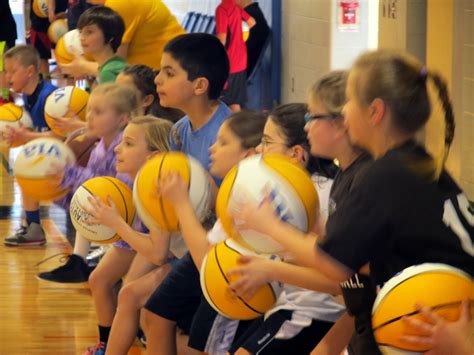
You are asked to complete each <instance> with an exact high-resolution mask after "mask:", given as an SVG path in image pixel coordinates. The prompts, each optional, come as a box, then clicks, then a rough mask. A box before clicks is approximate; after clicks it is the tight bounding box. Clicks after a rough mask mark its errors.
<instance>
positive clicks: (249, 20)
mask: <svg viewBox="0 0 474 355" xmlns="http://www.w3.org/2000/svg"><path fill="white" fill-rule="evenodd" d="M246 22H247V25H249V28H252V27H253V26H255V25H256V24H257V21H255V19H254V18H253V17H250V18H249V19H248V20H247V21H246Z"/></svg>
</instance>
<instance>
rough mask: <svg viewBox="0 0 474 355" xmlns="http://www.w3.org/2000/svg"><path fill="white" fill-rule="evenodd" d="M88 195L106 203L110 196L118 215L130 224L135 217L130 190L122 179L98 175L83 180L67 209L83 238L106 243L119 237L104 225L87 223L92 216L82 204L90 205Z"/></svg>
mask: <svg viewBox="0 0 474 355" xmlns="http://www.w3.org/2000/svg"><path fill="white" fill-rule="evenodd" d="M89 196H96V197H98V198H100V199H101V200H102V202H104V203H107V196H110V197H111V198H112V200H113V201H114V203H115V206H117V209H118V211H119V213H120V216H121V217H122V218H123V219H124V220H125V221H126V222H127V223H128V224H129V225H131V224H132V222H133V219H134V218H135V207H134V206H133V199H132V191H131V190H130V188H129V187H128V186H127V185H126V184H125V183H124V182H122V181H120V180H118V179H116V178H114V177H111V176H99V177H95V178H92V179H89V180H87V181H86V182H84V183H83V184H82V185H81V186H79V188H78V189H77V190H76V192H75V193H74V195H73V196H72V200H71V206H70V209H69V212H70V215H71V221H72V224H73V225H74V228H75V229H76V231H77V232H78V233H79V234H80V235H82V236H83V237H84V238H86V239H88V240H89V241H91V242H94V243H101V244H107V243H112V242H115V241H116V240H118V239H120V236H119V235H117V233H116V232H115V230H113V229H112V228H109V227H106V226H104V225H100V224H98V225H88V224H87V223H86V221H87V220H88V219H90V218H92V216H91V215H89V214H88V213H87V212H86V211H85V210H84V209H83V208H82V206H85V207H90V203H89V201H88V199H87V198H88V197H89Z"/></svg>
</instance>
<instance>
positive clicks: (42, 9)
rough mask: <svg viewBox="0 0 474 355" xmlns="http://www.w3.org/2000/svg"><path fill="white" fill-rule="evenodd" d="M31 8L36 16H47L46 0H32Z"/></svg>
mask: <svg viewBox="0 0 474 355" xmlns="http://www.w3.org/2000/svg"><path fill="white" fill-rule="evenodd" d="M31 9H32V10H33V12H34V13H35V15H36V16H38V17H41V18H46V17H48V0H33V3H32V4H31Z"/></svg>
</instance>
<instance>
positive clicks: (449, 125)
mask: <svg viewBox="0 0 474 355" xmlns="http://www.w3.org/2000/svg"><path fill="white" fill-rule="evenodd" d="M427 78H431V79H432V80H433V83H434V85H435V86H436V88H437V89H438V99H439V101H440V102H441V105H442V106H443V110H444V124H445V128H444V149H443V153H442V154H441V157H439V158H437V159H436V160H435V165H436V167H435V174H434V178H435V179H437V178H438V177H439V176H440V174H441V171H442V170H443V167H444V164H445V162H446V159H447V158H448V154H449V148H450V147H451V144H452V143H453V140H454V131H455V128H456V123H455V121H454V113H453V106H452V104H451V100H450V98H449V94H448V87H447V85H446V83H445V82H444V80H443V79H441V77H440V76H439V75H438V74H436V73H432V72H428V73H427Z"/></svg>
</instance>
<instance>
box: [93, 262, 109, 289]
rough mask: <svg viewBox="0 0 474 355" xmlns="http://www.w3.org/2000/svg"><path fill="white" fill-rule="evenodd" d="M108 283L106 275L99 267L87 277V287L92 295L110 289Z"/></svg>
mask: <svg viewBox="0 0 474 355" xmlns="http://www.w3.org/2000/svg"><path fill="white" fill-rule="evenodd" d="M109 283H110V282H108V279H107V275H106V273H105V272H104V271H103V270H101V269H100V268H99V267H97V268H96V269H95V270H94V271H92V273H91V274H90V275H89V287H90V288H91V291H92V292H93V293H94V292H97V291H100V290H102V289H105V288H109V287H111V285H109Z"/></svg>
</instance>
